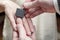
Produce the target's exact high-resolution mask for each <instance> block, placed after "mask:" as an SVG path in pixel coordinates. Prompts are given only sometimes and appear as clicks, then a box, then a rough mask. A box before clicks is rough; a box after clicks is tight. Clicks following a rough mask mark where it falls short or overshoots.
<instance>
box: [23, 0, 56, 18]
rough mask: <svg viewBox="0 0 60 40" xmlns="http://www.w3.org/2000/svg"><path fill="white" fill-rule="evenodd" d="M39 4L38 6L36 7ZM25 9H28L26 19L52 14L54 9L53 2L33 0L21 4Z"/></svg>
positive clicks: (51, 0) (49, 0) (50, 0)
mask: <svg viewBox="0 0 60 40" xmlns="http://www.w3.org/2000/svg"><path fill="white" fill-rule="evenodd" d="M38 4H39V5H38ZM23 5H24V7H25V9H28V12H29V14H27V15H26V17H31V18H33V17H35V16H37V15H39V14H42V13H44V12H49V13H54V12H56V11H55V8H54V5H53V0H34V1H31V2H26V3H24V4H23Z"/></svg>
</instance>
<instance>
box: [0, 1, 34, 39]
mask: <svg viewBox="0 0 60 40" xmlns="http://www.w3.org/2000/svg"><path fill="white" fill-rule="evenodd" d="M1 5H2V6H3V7H4V8H5V9H4V11H5V14H6V16H7V17H8V19H9V20H10V23H11V25H12V28H13V40H18V39H25V38H20V37H21V36H23V37H25V36H26V38H30V40H35V31H34V26H33V24H32V22H31V19H30V18H29V20H28V18H26V17H24V18H23V19H21V18H17V17H16V16H15V13H16V9H17V8H20V9H21V7H20V6H18V5H17V4H16V3H14V2H12V1H3V2H2V3H1ZM17 20H18V21H17ZM16 23H17V24H16ZM19 24H20V25H19ZM18 25H19V26H21V27H24V30H23V32H24V31H25V36H24V34H23V35H20V34H22V33H20V31H19V29H21V28H20V27H19V29H18V27H17V26H18ZM30 25H31V26H30ZM31 32H33V34H31ZM18 36H19V37H18Z"/></svg>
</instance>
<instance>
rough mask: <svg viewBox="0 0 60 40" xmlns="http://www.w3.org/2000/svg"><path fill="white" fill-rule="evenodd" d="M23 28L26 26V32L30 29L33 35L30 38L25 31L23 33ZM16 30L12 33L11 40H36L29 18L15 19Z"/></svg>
mask: <svg viewBox="0 0 60 40" xmlns="http://www.w3.org/2000/svg"><path fill="white" fill-rule="evenodd" d="M27 21H28V22H27ZM28 24H29V25H28ZM24 26H26V29H27V31H29V30H28V29H29V28H31V30H30V31H32V30H33V33H32V35H31V36H29V35H27V34H26V32H27V31H25V30H26V29H25V27H24ZM28 26H29V28H28ZM17 30H18V31H13V40H36V39H35V29H34V26H33V25H32V21H31V19H30V18H26V17H24V18H23V19H21V18H17Z"/></svg>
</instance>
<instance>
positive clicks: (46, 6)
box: [5, 0, 56, 40]
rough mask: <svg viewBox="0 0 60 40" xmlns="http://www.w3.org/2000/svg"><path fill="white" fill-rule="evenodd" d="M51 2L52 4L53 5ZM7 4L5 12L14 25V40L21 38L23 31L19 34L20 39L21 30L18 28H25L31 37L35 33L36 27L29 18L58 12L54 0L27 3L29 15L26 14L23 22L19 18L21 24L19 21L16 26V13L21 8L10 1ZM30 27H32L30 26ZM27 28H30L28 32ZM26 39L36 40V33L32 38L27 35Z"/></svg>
mask: <svg viewBox="0 0 60 40" xmlns="http://www.w3.org/2000/svg"><path fill="white" fill-rule="evenodd" d="M49 2H51V4H50V3H49ZM6 4H7V5H5V12H6V15H7V17H8V18H9V20H10V23H11V24H12V27H13V29H14V30H13V40H18V39H19V38H20V36H21V35H20V31H21V30H20V31H19V32H18V33H19V37H18V33H17V30H19V29H18V27H17V26H21V27H24V28H25V29H24V30H25V32H26V34H28V35H31V32H32V31H34V25H32V23H31V20H30V19H28V18H33V17H35V16H37V15H39V14H41V13H43V12H51V13H53V12H56V11H55V8H54V6H53V2H52V0H51V1H50V0H49V1H48V0H47V1H44V0H43V1H42V0H34V1H31V2H26V3H24V8H25V9H28V10H26V11H28V13H27V12H26V13H27V14H26V16H25V17H24V18H23V20H21V18H17V20H19V22H20V23H18V21H17V24H16V23H15V18H16V16H15V12H16V9H17V8H20V6H18V5H17V4H14V3H13V2H11V1H10V3H9V2H6ZM9 4H10V5H9ZM37 4H39V5H37ZM11 5H12V6H11ZM14 7H15V8H14ZM25 20H26V21H25ZM28 20H29V21H28ZM27 21H28V22H29V24H28V22H27ZM23 25H24V26H23ZM30 25H32V26H30ZM19 28H20V27H19ZM27 28H28V31H27ZM26 34H25V35H26ZM25 37H26V38H27V37H29V38H31V39H32V40H35V33H33V35H31V36H27V35H26V36H25ZM21 39H22V38H21Z"/></svg>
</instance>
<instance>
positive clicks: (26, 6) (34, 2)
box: [23, 0, 38, 9]
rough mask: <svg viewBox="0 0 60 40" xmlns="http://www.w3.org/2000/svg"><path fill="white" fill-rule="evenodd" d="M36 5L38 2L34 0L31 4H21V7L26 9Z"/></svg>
mask: <svg viewBox="0 0 60 40" xmlns="http://www.w3.org/2000/svg"><path fill="white" fill-rule="evenodd" d="M37 4H38V1H37V0H35V1H31V2H26V3H24V4H23V6H24V7H25V8H27V9H28V8H34V7H37V6H38V5H37Z"/></svg>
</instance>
